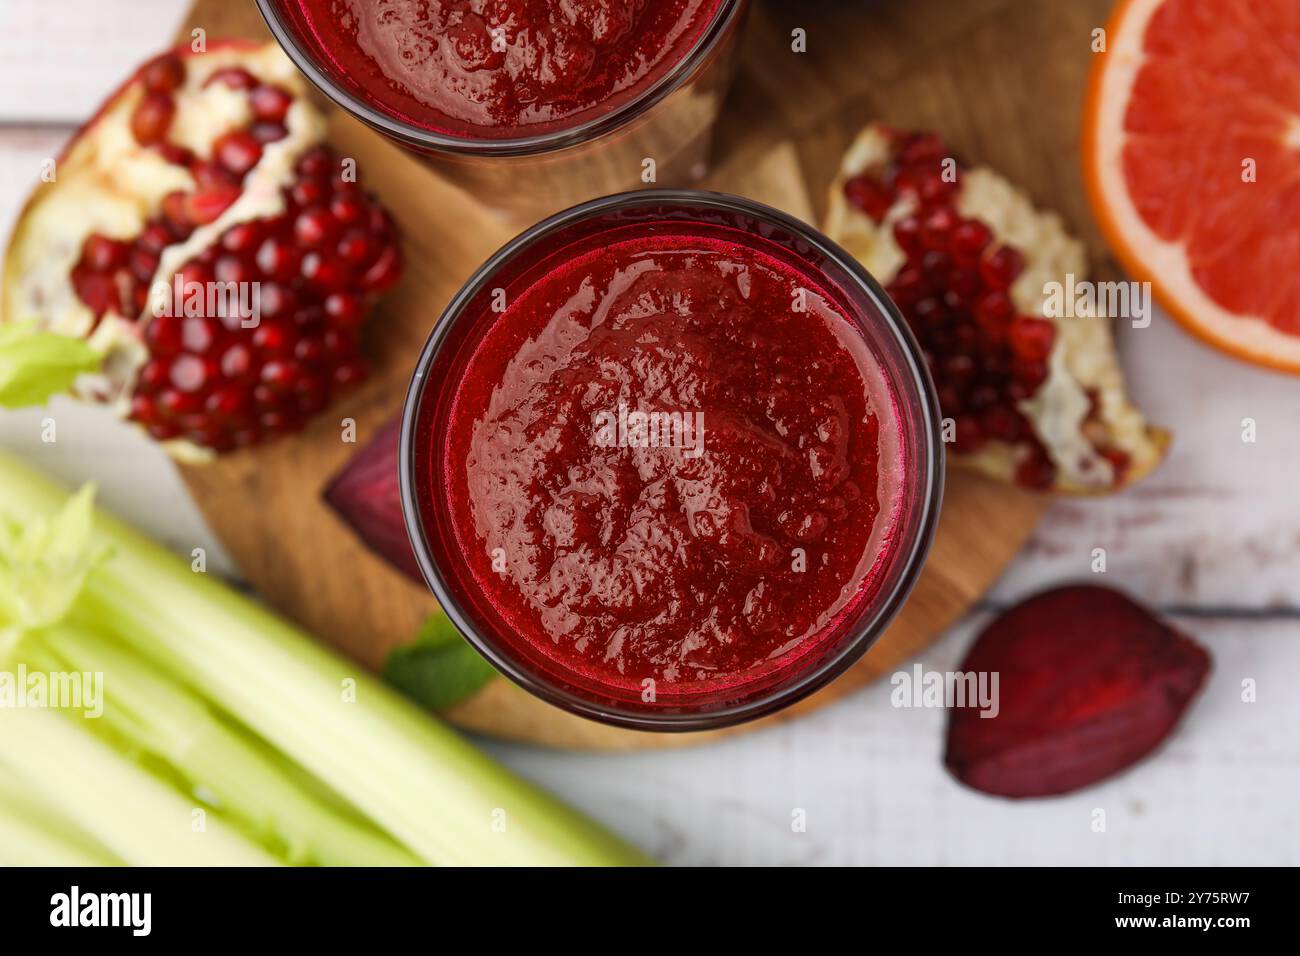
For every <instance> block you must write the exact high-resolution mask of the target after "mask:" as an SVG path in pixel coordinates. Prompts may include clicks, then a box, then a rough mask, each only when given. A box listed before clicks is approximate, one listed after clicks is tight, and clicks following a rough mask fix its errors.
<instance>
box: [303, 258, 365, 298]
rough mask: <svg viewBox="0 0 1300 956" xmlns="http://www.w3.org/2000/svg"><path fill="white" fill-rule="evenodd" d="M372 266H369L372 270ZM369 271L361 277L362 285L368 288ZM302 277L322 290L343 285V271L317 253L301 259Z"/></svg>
mask: <svg viewBox="0 0 1300 956" xmlns="http://www.w3.org/2000/svg"><path fill="white" fill-rule="evenodd" d="M373 268H374V266H371V269H373ZM369 275H370V271H369V270H367V272H366V276H363V277H362V284H363V285H365V286H366V287H367V288H369V282H368V281H367V277H368V276H369ZM302 277H303V278H304V279H306V280H307V281H308V282H312V283H314V284H315V285H318V286H321V287H323V288H327V289H332V288H336V287H338V286H340V285H342V284H343V280H344V275H343V270H342V269H340V268H339V267H338V264H337V263H335V262H334V261H333V260H330V259H326V258H325V257H324V256H322V255H321V254H320V253H319V252H309V253H307V254H306V255H305V256H303V257H302Z"/></svg>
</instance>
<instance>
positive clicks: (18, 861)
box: [0, 767, 122, 866]
mask: <svg viewBox="0 0 1300 956" xmlns="http://www.w3.org/2000/svg"><path fill="white" fill-rule="evenodd" d="M32 789H33V788H32V787H31V785H30V784H29V783H27V781H25V780H23V779H21V778H20V777H17V776H15V775H14V774H13V773H11V772H9V771H7V770H5V769H4V768H3V767H0V866H121V865H122V861H121V860H120V859H119V858H117V857H115V856H114V855H113V854H112V853H110V852H108V850H106V849H105V848H104V847H103V846H102V845H101V844H100V843H99V842H98V841H97V840H95V838H94V837H92V836H90V834H88V833H86V832H85V831H84V830H82V829H81V827H79V826H78V825H77V823H76V821H74V820H71V819H69V818H68V817H67V816H65V815H63V814H61V813H58V812H57V811H55V810H54V809H53V808H52V807H51V806H50V805H49V804H48V803H47V802H46V801H44V800H40V799H37V797H36V796H35V795H34V794H33V792H32Z"/></svg>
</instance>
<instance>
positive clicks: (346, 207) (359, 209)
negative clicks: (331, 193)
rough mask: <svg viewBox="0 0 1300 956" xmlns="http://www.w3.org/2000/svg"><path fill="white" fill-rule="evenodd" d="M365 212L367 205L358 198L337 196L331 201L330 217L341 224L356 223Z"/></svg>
mask: <svg viewBox="0 0 1300 956" xmlns="http://www.w3.org/2000/svg"><path fill="white" fill-rule="evenodd" d="M365 211H366V207H365V205H364V204H363V203H362V202H361V200H360V199H358V198H357V197H356V196H335V197H334V198H333V199H331V200H330V215H331V216H333V217H334V218H335V219H337V220H338V221H339V222H341V223H345V224H350V223H354V222H356V221H358V220H359V219H360V218H361V217H362V215H364V214H365ZM363 235H364V233H363Z"/></svg>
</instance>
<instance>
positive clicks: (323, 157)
mask: <svg viewBox="0 0 1300 956" xmlns="http://www.w3.org/2000/svg"><path fill="white" fill-rule="evenodd" d="M333 170H334V156H333V154H331V153H330V151H329V149H328V148H326V147H324V146H316V147H314V148H312V149H309V150H308V151H307V152H305V153H303V155H302V158H300V159H299V160H298V172H300V173H302V175H304V176H328V175H329V174H330V173H331V172H333Z"/></svg>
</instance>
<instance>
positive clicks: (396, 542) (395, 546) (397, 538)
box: [325, 415, 424, 584]
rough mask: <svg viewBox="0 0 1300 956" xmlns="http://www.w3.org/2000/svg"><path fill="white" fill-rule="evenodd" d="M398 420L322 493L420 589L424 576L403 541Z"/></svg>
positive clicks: (406, 541)
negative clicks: (399, 483) (398, 461)
mask: <svg viewBox="0 0 1300 956" xmlns="http://www.w3.org/2000/svg"><path fill="white" fill-rule="evenodd" d="M401 432H402V419H401V416H400V415H399V416H398V417H396V418H394V419H393V420H392V421H390V422H389V423H388V424H387V425H385V426H384V427H383V428H382V429H380V431H379V434H378V435H376V436H375V437H374V438H373V439H372V440H371V441H370V444H368V445H366V446H365V447H364V448H362V449H361V450H360V451H359V452H357V453H356V454H355V455H353V456H352V460H351V461H349V462H348V463H347V466H346V467H345V468H344V469H343V470H342V471H341V472H339V473H338V474H337V475H336V476H335V477H334V480H333V481H331V482H330V484H329V487H328V488H326V489H325V501H326V503H327V504H329V506H330V507H331V508H333V509H334V511H335V512H337V513H338V515H339V517H340V518H342V519H343V520H344V521H345V522H346V523H347V525H348V526H349V527H350V528H351V529H352V530H353V531H355V532H356V533H357V535H358V536H359V537H360V538H361V540H362V541H363V542H365V544H366V545H367V546H368V547H369V548H370V549H371V550H372V551H374V552H375V553H376V554H378V555H379V556H380V557H382V558H385V559H387V560H388V561H389V563H391V564H392V565H393V567H395V568H397V569H398V570H399V571H402V572H404V573H405V574H407V575H409V576H410V577H411V578H413V579H414V580H416V581H418V582H419V583H420V584H423V583H424V576H423V575H422V574H421V573H420V565H419V564H418V563H417V562H416V560H415V552H414V551H413V550H411V541H410V539H409V538H408V537H407V536H406V521H405V520H404V519H403V518H402V494H401V490H400V488H399V486H398V480H397V458H398V446H399V439H400V437H401Z"/></svg>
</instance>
